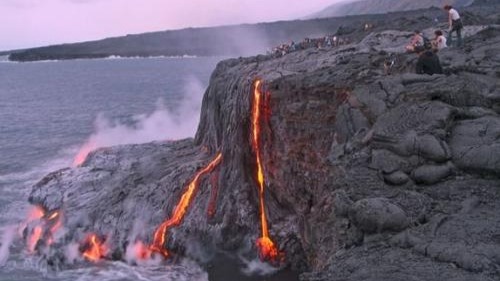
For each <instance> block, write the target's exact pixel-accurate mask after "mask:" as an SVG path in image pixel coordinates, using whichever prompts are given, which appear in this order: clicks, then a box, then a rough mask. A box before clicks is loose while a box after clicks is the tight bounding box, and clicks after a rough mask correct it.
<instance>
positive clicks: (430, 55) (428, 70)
mask: <svg viewBox="0 0 500 281" xmlns="http://www.w3.org/2000/svg"><path fill="white" fill-rule="evenodd" d="M415 52H416V53H417V54H418V61H417V67H416V72H417V74H428V75H434V74H442V73H443V68H442V67H441V62H440V61H439V57H438V56H437V55H436V54H435V53H434V52H433V51H432V50H426V49H425V48H424V47H423V46H419V47H416V48H415Z"/></svg>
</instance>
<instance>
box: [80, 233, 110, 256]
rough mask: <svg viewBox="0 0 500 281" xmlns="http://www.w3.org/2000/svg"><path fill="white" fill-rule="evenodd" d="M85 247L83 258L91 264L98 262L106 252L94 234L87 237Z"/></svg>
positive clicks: (104, 246) (105, 248)
mask: <svg viewBox="0 0 500 281" xmlns="http://www.w3.org/2000/svg"><path fill="white" fill-rule="evenodd" d="M86 246H87V247H88V248H87V250H85V251H84V252H83V256H84V257H85V258H86V259H87V260H89V261H91V262H98V261H99V260H100V259H101V258H102V257H104V256H106V254H107V252H108V248H107V247H106V245H104V243H103V242H102V241H101V240H100V239H99V237H97V235H95V234H91V235H89V236H88V237H87V240H86Z"/></svg>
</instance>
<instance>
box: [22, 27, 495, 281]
mask: <svg viewBox="0 0 500 281" xmlns="http://www.w3.org/2000/svg"><path fill="white" fill-rule="evenodd" d="M468 30H469V31H470V32H469V33H468V34H469V37H467V39H466V47H465V48H464V49H457V48H449V49H446V50H444V51H442V52H440V53H439V56H440V58H441V60H442V63H443V65H444V68H445V72H446V74H445V75H434V76H426V75H416V74H412V72H413V67H414V65H415V60H416V56H415V55H411V54H404V53H402V52H400V51H401V50H402V48H403V46H404V43H405V42H406V41H407V40H408V36H409V34H410V33H408V32H401V31H383V32H377V33H372V34H371V35H369V36H368V37H366V38H365V39H363V40H362V41H361V42H358V44H353V45H348V46H342V47H339V48H332V49H309V50H304V51H300V52H294V53H290V54H287V55H285V56H283V57H281V58H270V57H267V56H257V57H252V58H240V59H230V60H226V61H223V62H221V63H219V64H218V66H217V68H216V70H215V71H214V73H213V75H212V77H211V80H210V86H209V87H208V89H207V91H206V93H205V97H204V100H203V108H202V113H201V122H200V125H199V129H198V132H197V134H196V137H195V138H194V139H187V140H181V141H173V142H160V143H149V144H143V145H128V146H120V147H113V148H104V149H100V150H98V151H95V152H93V153H92V154H90V155H89V157H88V158H87V159H86V161H85V162H84V163H83V164H82V165H81V166H80V167H78V168H72V169H65V170H61V171H57V172H55V173H52V174H50V175H48V176H47V177H45V178H44V179H42V180H41V181H40V182H39V183H38V184H37V185H36V186H34V188H33V191H32V193H31V196H30V198H29V200H30V202H31V203H32V204H34V205H40V206H42V207H43V208H44V209H45V210H46V211H49V212H53V211H61V212H62V214H63V217H64V219H63V222H62V223H63V225H64V228H65V230H66V231H64V232H63V233H61V234H59V235H56V236H57V237H56V239H55V241H50V242H49V241H46V240H47V239H52V237H49V238H47V236H46V237H44V238H42V239H41V240H40V241H39V242H38V245H37V249H38V250H39V252H41V253H44V254H45V255H46V256H47V258H48V259H49V260H51V261H52V262H62V263H66V262H67V260H65V259H66V258H65V257H64V255H62V254H60V253H61V252H62V250H60V249H63V248H64V247H65V246H66V245H69V244H70V243H75V242H76V243H78V242H79V241H82V240H84V237H85V235H86V234H87V233H97V234H99V235H101V236H102V237H106V241H107V242H106V243H107V244H108V245H109V248H110V251H108V252H107V253H106V254H103V258H107V259H126V256H127V254H126V249H127V248H128V247H129V245H130V244H132V243H134V242H136V241H142V242H143V243H145V244H151V243H153V242H154V241H153V235H154V232H155V229H156V228H157V227H158V226H159V225H160V224H161V223H162V222H163V221H164V220H165V219H168V218H169V217H170V216H171V214H172V212H173V209H174V207H175V206H177V204H178V201H179V199H180V197H181V195H182V193H183V192H184V191H185V190H186V187H187V185H188V183H189V181H190V180H193V177H195V174H196V173H197V172H198V171H200V170H202V169H203V168H204V167H205V166H206V165H207V164H208V163H209V162H210V161H213V159H214V158H215V156H216V155H217V154H218V153H221V155H222V160H221V162H220V164H219V165H217V166H216V167H214V168H213V169H211V170H210V171H208V172H207V173H205V174H203V175H201V176H200V177H199V178H198V179H197V180H199V183H200V185H199V186H198V189H197V191H196V193H195V196H194V197H193V198H194V199H193V200H192V202H191V204H190V205H189V207H188V209H187V213H186V215H185V217H184V218H183V220H182V222H181V223H180V225H178V226H176V227H173V228H171V229H169V231H168V235H167V237H168V239H167V241H165V245H164V246H166V248H168V249H169V251H171V254H173V255H186V256H190V257H193V258H195V259H197V258H198V259H199V258H200V257H199V256H198V255H199V253H200V252H203V253H208V254H210V253H214V252H216V251H218V250H221V251H229V252H238V253H240V254H242V255H246V256H249V257H252V256H254V257H256V256H257V249H256V248H255V247H256V246H255V241H256V240H257V238H258V237H259V236H260V234H261V225H260V218H259V210H260V206H259V187H258V181H257V180H256V173H257V163H256V162H257V161H256V151H255V150H256V149H255V147H254V146H252V136H253V134H252V132H251V131H252V129H253V128H254V126H255V124H253V123H252V120H253V119H252V106H253V105H255V101H254V99H253V93H254V90H255V89H254V82H255V81H256V79H260V80H261V81H262V83H263V84H262V87H261V89H262V93H265V94H264V96H263V98H264V101H265V103H264V105H265V106H264V107H262V113H263V118H262V119H261V120H260V121H259V122H258V123H259V124H260V133H261V134H260V136H261V137H260V139H259V140H258V142H259V144H260V156H261V159H260V160H261V161H260V162H261V163H262V167H263V170H264V171H263V172H264V174H263V175H264V178H265V192H264V198H265V211H266V213H267V219H268V222H269V231H270V237H271V238H272V240H273V241H275V242H276V243H277V246H278V248H279V249H280V251H282V252H283V253H284V259H283V260H282V261H281V263H282V264H281V266H288V267H290V268H292V269H294V270H297V271H299V272H302V273H303V274H302V275H301V279H302V280H311V281H312V280H315V281H319V280H339V281H340V280H457V281H458V280H464V281H465V280H498V276H499V274H500V212H499V210H500V179H499V177H498V175H499V174H500V82H499V81H500V80H499V78H500V28H499V27H496V26H481V27H475V28H473V27H468ZM388 59H390V60H392V61H394V66H393V69H392V74H391V75H386V74H385V72H384V67H383V65H384V62H385V61H387V60H388ZM52 242H53V244H52ZM44 245H51V247H50V251H49V250H46V247H44ZM193 248H196V249H197V251H193ZM44 249H45V250H44ZM205 257H206V255H205Z"/></svg>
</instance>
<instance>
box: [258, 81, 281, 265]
mask: <svg viewBox="0 0 500 281" xmlns="http://www.w3.org/2000/svg"><path fill="white" fill-rule="evenodd" d="M261 84H262V81H261V80H256V81H255V83H254V94H253V105H252V147H253V149H254V153H255V158H256V162H257V182H258V183H259V200H260V224H261V228H262V233H261V237H260V238H259V239H258V240H257V247H258V248H259V251H260V258H261V259H263V260H271V261H274V260H276V259H277V258H278V255H279V252H278V249H277V248H276V245H275V243H274V242H273V241H272V240H271V238H270V237H269V228H268V225H267V217H266V206H265V203H264V187H265V182H264V169H263V167H262V159H261V155H260V153H261V150H260V132H261V128H260V119H261V115H262V114H261V113H262V112H261V107H262V106H263V105H262V103H263V102H262V100H263V99H262V96H263V94H262V92H261V90H260V86H261Z"/></svg>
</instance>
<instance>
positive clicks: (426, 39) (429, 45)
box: [422, 35, 432, 50]
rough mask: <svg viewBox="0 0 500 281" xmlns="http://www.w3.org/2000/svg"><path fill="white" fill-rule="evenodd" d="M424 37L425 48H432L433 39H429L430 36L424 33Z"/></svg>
mask: <svg viewBox="0 0 500 281" xmlns="http://www.w3.org/2000/svg"><path fill="white" fill-rule="evenodd" d="M422 38H424V48H425V49H426V50H430V49H432V42H431V40H429V38H427V37H425V36H423V35H422Z"/></svg>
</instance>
